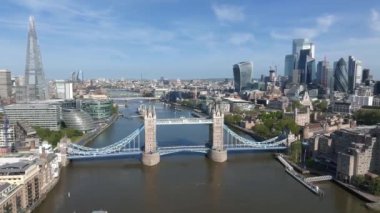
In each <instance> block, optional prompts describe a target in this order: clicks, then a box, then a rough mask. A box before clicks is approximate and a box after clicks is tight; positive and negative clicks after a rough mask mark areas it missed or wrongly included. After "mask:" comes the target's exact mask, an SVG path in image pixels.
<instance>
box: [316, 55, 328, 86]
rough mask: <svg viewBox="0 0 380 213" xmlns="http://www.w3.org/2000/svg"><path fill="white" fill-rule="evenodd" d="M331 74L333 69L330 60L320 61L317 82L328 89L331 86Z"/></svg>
mask: <svg viewBox="0 0 380 213" xmlns="http://www.w3.org/2000/svg"><path fill="white" fill-rule="evenodd" d="M330 75H331V69H330V64H329V62H328V61H326V60H323V61H319V62H318V65H317V82H318V83H319V84H320V85H321V86H322V87H323V88H324V89H327V88H329V86H330V79H329V78H330Z"/></svg>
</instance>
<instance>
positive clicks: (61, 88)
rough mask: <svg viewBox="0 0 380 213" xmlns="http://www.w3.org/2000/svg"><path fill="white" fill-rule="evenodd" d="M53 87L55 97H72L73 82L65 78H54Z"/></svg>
mask: <svg viewBox="0 0 380 213" xmlns="http://www.w3.org/2000/svg"><path fill="white" fill-rule="evenodd" d="M55 88H56V94H57V98H59V99H73V83H71V82H67V81H65V80H56V81H55Z"/></svg>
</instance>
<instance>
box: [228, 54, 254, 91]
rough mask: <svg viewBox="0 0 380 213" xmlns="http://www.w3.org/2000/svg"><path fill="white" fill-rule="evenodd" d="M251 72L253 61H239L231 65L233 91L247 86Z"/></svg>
mask: <svg viewBox="0 0 380 213" xmlns="http://www.w3.org/2000/svg"><path fill="white" fill-rule="evenodd" d="M252 73H253V63H252V62H251V61H245V62H240V63H238V64H235V65H234V66H233V74H234V85H235V91H236V92H240V91H241V90H243V89H246V88H248V84H249V83H250V82H251V79H252Z"/></svg>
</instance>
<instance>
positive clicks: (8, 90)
mask: <svg viewBox="0 0 380 213" xmlns="http://www.w3.org/2000/svg"><path fill="white" fill-rule="evenodd" d="M11 96H12V81H11V72H10V71H9V70H0V99H7V98H10V97H11Z"/></svg>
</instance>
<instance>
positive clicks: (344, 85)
mask: <svg viewBox="0 0 380 213" xmlns="http://www.w3.org/2000/svg"><path fill="white" fill-rule="evenodd" d="M334 90H335V91H339V92H343V93H347V92H348V76H347V63H346V61H345V60H344V59H343V58H341V59H339V61H337V62H335V63H334Z"/></svg>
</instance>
